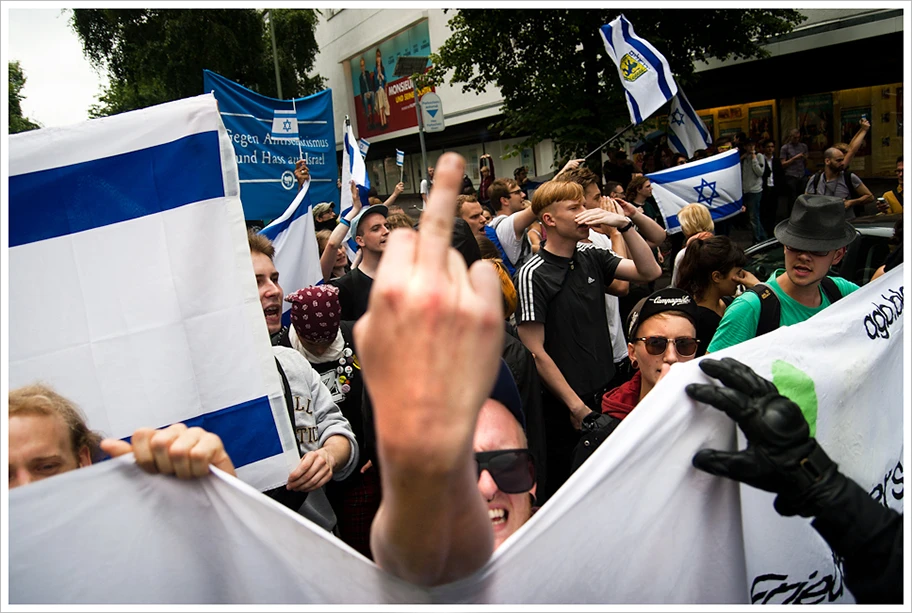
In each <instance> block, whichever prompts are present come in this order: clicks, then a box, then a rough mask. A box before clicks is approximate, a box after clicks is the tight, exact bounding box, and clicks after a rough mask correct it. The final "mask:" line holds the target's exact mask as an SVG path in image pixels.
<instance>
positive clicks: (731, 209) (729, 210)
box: [665, 198, 744, 230]
mask: <svg viewBox="0 0 912 613" xmlns="http://www.w3.org/2000/svg"><path fill="white" fill-rule="evenodd" d="M743 200H744V198H738V199H737V200H736V201H734V202H732V203H730V204H723V205H722V206H717V207H711V208H710V209H709V214H710V215H711V216H712V219H713V221H714V222H715V221H717V220H719V219H722V218H723V217H729V216H730V215H734V214H735V213H740V212H741V207H742V206H743ZM665 225H666V226H667V227H668V229H669V230H674V229H676V228H680V227H681V222H680V221H678V216H677V215H672V216H671V217H666V218H665Z"/></svg>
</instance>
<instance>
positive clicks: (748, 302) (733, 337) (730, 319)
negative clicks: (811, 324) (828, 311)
mask: <svg viewBox="0 0 912 613" xmlns="http://www.w3.org/2000/svg"><path fill="white" fill-rule="evenodd" d="M783 273H785V269H784V268H779V269H776V270H775V271H773V274H772V275H770V278H769V279H767V280H766V284H767V285H769V286H770V287H771V288H773V291H774V292H776V296H777V297H778V298H779V304H780V306H781V311H780V314H779V325H780V326H791V325H793V324H797V323H801V322H802V321H805V320H807V319H809V318H810V317H811V316H813V315H816V314H817V313H819V312H820V311H822V310H823V309H825V308H827V307H828V306H830V301H829V300H828V299H827V297H826V294H824V293H823V290H822V289H821V290H820V306H819V307H817V308H811V307H806V306H804V305H803V304H801V303H800V302H797V301H795V300H794V299H792V298H791V296H789V295H788V294H786V293H785V291H784V290H783V289H782V288H781V287H779V283H778V282H777V281H776V278H777V277H778V276H779V275H781V274H783ZM831 279H833V281H835V282H836V287H838V288H839V291H840V292H841V293H842V295H843V296H848V295H849V294H851V293H852V292H854V291H855V290H857V289H858V286H857V285H855V284H854V283H852V282H851V281H846V280H845V279H843V278H842V277H831ZM759 322H760V296H758V295H757V294H755V293H754V292H744V293H743V294H741V295H740V296H738V297H737V298H735V301H734V302H732V303H731V304H730V305H729V307H728V308H727V309H725V315H723V316H722V321H721V322H719V327H718V328H717V329H716V334H715V335H714V336H713V339H712V342H710V343H709V349H708V350H707V351H708V352H713V351H720V350H722V349H725V348H726V347H731V346H732V345H737V344H738V343H743V342H744V341H746V340H750V339H752V338H754V337H755V336H756V335H757V324H758V323H759Z"/></svg>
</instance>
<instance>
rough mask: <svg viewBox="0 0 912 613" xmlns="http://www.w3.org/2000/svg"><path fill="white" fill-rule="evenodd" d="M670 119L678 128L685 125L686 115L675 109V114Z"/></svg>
mask: <svg viewBox="0 0 912 613" xmlns="http://www.w3.org/2000/svg"><path fill="white" fill-rule="evenodd" d="M670 119H671V123H673V124H675V125H676V126H683V125H684V113H682V112H681V109H675V110H674V112H673V113H672V114H671V118H670Z"/></svg>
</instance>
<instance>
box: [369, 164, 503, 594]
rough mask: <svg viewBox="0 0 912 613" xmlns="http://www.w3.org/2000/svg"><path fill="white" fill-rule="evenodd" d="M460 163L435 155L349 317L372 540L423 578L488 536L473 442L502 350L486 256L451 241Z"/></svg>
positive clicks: (444, 572)
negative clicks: (366, 423) (413, 208)
mask: <svg viewBox="0 0 912 613" xmlns="http://www.w3.org/2000/svg"><path fill="white" fill-rule="evenodd" d="M464 172H465V161H464V160H463V159H462V158H461V157H460V156H459V155H456V154H454V153H447V154H444V155H443V156H442V157H441V158H440V159H439V160H438V163H437V169H436V172H435V174H434V176H435V185H434V190H433V191H432V192H431V195H430V197H429V199H428V206H427V208H426V209H425V211H424V215H423V216H422V220H421V228H420V230H419V231H418V232H410V231H409V232H407V231H405V230H401V229H399V230H394V231H393V233H392V234H391V235H390V237H389V240H388V242H387V247H386V252H385V253H384V255H383V259H382V260H381V261H380V266H379V268H378V270H377V276H376V278H375V280H374V285H373V288H372V289H371V295H370V303H369V306H368V310H367V313H365V315H364V317H362V318H361V319H360V320H359V321H358V323H357V324H356V325H355V342H356V344H357V346H358V347H359V351H358V355H359V358H360V360H361V366H362V368H363V373H364V382H365V385H366V387H367V388H368V389H369V390H370V395H371V398H372V400H373V409H374V416H375V432H376V437H377V453H378V457H379V459H380V465H381V466H382V470H381V472H380V474H381V480H382V492H383V498H382V501H381V503H380V509H379V510H378V511H377V515H376V517H375V518H374V523H373V525H372V526H371V549H372V551H373V553H374V559H375V560H376V562H377V564H378V565H380V567H381V568H383V569H385V570H387V571H389V572H391V573H393V574H394V575H397V576H399V577H401V578H403V579H406V580H407V581H411V582H413V583H417V584H421V585H437V584H442V583H449V582H452V581H455V580H457V579H460V578H462V577H465V576H467V575H469V574H471V573H472V572H474V571H475V570H477V569H478V568H480V567H481V566H482V565H483V564H484V563H485V562H486V561H487V560H488V558H489V557H490V556H491V552H492V551H493V542H494V535H493V530H492V528H491V521H490V519H489V518H488V513H487V509H486V507H485V504H484V501H483V499H482V497H481V496H480V495H479V493H478V486H477V473H476V468H475V463H474V461H473V452H472V441H473V435H474V431H475V422H476V420H477V417H478V412H479V411H480V409H481V405H482V403H483V402H484V400H485V398H487V396H488V394H489V393H490V391H491V388H492V387H493V385H494V377H495V375H496V373H497V361H498V360H499V359H500V350H501V345H502V342H503V340H502V335H503V322H502V320H501V319H500V316H499V314H500V311H501V309H500V304H501V300H502V298H501V294H500V281H499V280H498V277H497V273H496V272H495V270H494V268H493V267H492V266H491V265H490V264H489V263H487V262H484V261H479V262H476V263H475V264H473V265H472V267H471V269H469V270H466V266H465V261H464V260H463V259H462V256H460V255H459V254H458V253H457V252H456V251H455V250H454V249H452V248H451V247H450V241H451V238H452V232H453V223H454V221H453V220H454V217H455V211H456V196H457V195H458V194H459V190H460V188H461V186H462V177H463V174H464ZM443 347H445V348H446V350H443Z"/></svg>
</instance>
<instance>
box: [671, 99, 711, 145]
mask: <svg viewBox="0 0 912 613" xmlns="http://www.w3.org/2000/svg"><path fill="white" fill-rule="evenodd" d="M668 127H669V128H670V130H671V133H670V134H669V135H668V144H670V145H671V146H672V148H674V150H675V151H677V152H678V153H683V154H684V155H686V156H687V157H689V158H692V157H693V156H694V152H695V151H696V150H697V149H706V148H707V147H708V146H709V145H710V144H712V134H710V133H709V130H707V129H706V124H704V123H703V120H702V119H700V116H699V115H697V112H696V111H695V110H694V108H693V107H692V106H691V105H690V101H689V100H687V96H685V95H684V90H683V89H681V88H678V93H677V95H676V96H675V97H674V98H672V99H671V108H670V109H669V111H668Z"/></svg>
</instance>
